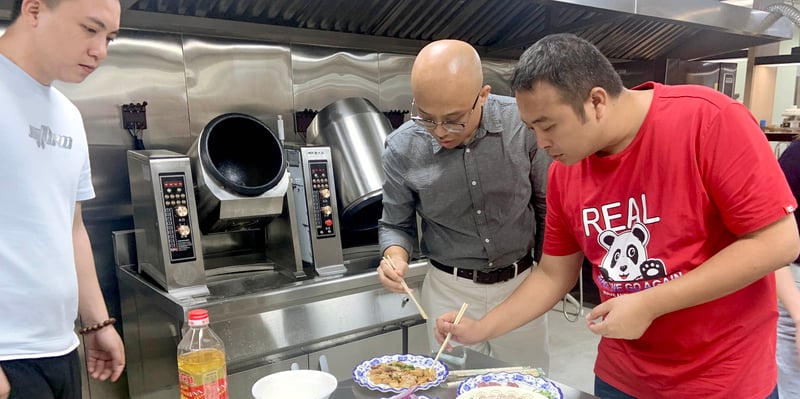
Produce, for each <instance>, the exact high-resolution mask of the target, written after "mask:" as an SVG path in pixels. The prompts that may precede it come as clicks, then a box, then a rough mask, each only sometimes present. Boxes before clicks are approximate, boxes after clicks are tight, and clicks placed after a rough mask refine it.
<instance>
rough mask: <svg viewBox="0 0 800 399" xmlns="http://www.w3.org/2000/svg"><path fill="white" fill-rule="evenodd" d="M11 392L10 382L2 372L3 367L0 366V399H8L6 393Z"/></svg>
mask: <svg viewBox="0 0 800 399" xmlns="http://www.w3.org/2000/svg"><path fill="white" fill-rule="evenodd" d="M10 394H11V384H10V383H9V382H8V378H6V373H5V372H3V368H2V367H0V399H8V395H10Z"/></svg>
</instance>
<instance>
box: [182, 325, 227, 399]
mask: <svg viewBox="0 0 800 399" xmlns="http://www.w3.org/2000/svg"><path fill="white" fill-rule="evenodd" d="M188 322H189V323H188V324H189V329H188V331H187V332H186V334H185V335H184V336H183V338H182V339H181V342H180V343H179V344H178V380H179V381H178V382H179V385H180V391H181V399H228V383H227V370H226V366H225V347H224V345H223V343H222V340H221V339H220V338H219V337H218V336H217V335H216V334H215V333H214V332H213V331H212V330H211V329H210V328H209V318H208V312H207V311H206V310H205V309H195V310H192V311H190V312H189V320H188Z"/></svg>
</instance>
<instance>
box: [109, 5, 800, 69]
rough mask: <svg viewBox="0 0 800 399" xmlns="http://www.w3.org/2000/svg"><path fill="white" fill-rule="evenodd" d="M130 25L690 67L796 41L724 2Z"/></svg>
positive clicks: (763, 17) (133, 22) (132, 8)
mask: <svg viewBox="0 0 800 399" xmlns="http://www.w3.org/2000/svg"><path fill="white" fill-rule="evenodd" d="M122 5H123V10H124V11H123V20H122V22H123V27H127V28H133V29H147V30H158V31H170V32H182V33H192V34H211V35H222V36H234V37H240V38H252V39H257V40H268V41H275V42H290V43H302V44H316V45H324V46H337V47H345V48H354V49H367V50H373V51H393V52H401V53H415V52H416V51H418V50H419V49H420V48H421V47H422V46H423V45H425V44H426V43H428V42H429V41H431V40H436V39H442V38H455V39H461V40H465V41H467V42H470V43H472V44H473V45H475V46H476V47H477V48H478V50H479V51H480V52H481V53H482V55H484V56H491V57H495V58H512V59H516V58H517V57H519V55H520V54H521V53H522V51H523V50H524V49H525V48H526V47H527V46H529V45H530V44H532V43H533V42H535V41H536V40H538V39H539V38H541V37H543V36H544V35H546V34H549V33H558V32H570V33H574V34H577V35H579V36H581V37H583V38H586V39H587V40H590V41H591V42H593V43H595V45H597V46H598V48H600V50H601V51H603V53H604V54H605V55H606V56H607V57H609V58H611V59H612V60H656V59H664V58H680V59H684V60H691V59H696V58H703V57H708V56H712V55H715V54H721V53H726V52H729V51H733V50H738V49H742V48H747V47H752V46H756V45H761V44H767V43H771V42H776V41H781V40H785V39H789V38H791V37H792V24H791V22H789V21H788V19H786V18H785V17H779V16H777V15H775V14H770V13H769V12H766V11H760V10H752V9H750V8H745V7H738V6H734V5H730V4H726V3H724V2H719V1H715V0H671V1H663V0H573V1H568V0H562V1H537V0H429V1H422V0H122Z"/></svg>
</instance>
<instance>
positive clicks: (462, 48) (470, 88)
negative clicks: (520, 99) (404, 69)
mask: <svg viewBox="0 0 800 399" xmlns="http://www.w3.org/2000/svg"><path fill="white" fill-rule="evenodd" d="M482 85H483V71H482V69H481V58H480V56H478V52H477V51H475V49H474V48H473V47H472V46H471V45H469V43H465V42H462V41H460V40H439V41H435V42H433V43H430V44H428V45H427V46H425V47H424V48H423V49H422V50H421V51H420V52H419V54H418V55H417V58H416V59H415V60H414V66H413V67H412V68H411V90H412V91H413V93H414V98H416V99H417V100H418V101H420V102H423V103H426V102H428V101H427V100H434V99H433V98H431V97H434V96H435V97H437V98H443V97H444V98H460V97H462V96H466V97H470V100H471V99H472V98H474V97H475V95H476V94H477V93H478V91H479V90H480V89H481V86H482ZM467 93H469V94H467Z"/></svg>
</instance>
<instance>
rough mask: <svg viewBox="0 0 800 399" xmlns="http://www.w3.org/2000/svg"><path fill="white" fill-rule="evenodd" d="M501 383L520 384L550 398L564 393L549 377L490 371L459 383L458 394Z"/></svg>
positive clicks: (559, 397)
mask: <svg viewBox="0 0 800 399" xmlns="http://www.w3.org/2000/svg"><path fill="white" fill-rule="evenodd" d="M490 385H500V386H518V387H520V388H525V389H530V390H532V391H536V392H538V393H540V394H542V395H544V396H547V397H549V398H550V399H563V397H564V394H563V393H562V392H561V388H559V387H558V386H557V385H556V384H554V383H553V382H552V381H550V380H548V379H547V378H542V377H534V376H532V375H530V374H523V373H488V374H481V375H476V376H475V377H472V378H467V379H466V380H464V382H462V383H461V384H459V385H458V395H462V394H464V393H465V392H467V391H469V390H472V389H476V388H479V387H484V386H490Z"/></svg>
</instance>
